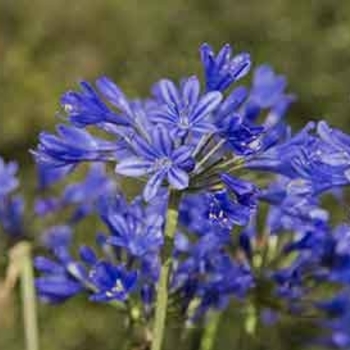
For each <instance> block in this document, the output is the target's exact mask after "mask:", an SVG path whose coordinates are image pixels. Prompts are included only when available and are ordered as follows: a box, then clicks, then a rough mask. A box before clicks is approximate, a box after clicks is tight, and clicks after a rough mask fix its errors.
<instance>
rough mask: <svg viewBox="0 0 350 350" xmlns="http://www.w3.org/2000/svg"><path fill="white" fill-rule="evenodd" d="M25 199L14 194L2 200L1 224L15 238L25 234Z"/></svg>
mask: <svg viewBox="0 0 350 350" xmlns="http://www.w3.org/2000/svg"><path fill="white" fill-rule="evenodd" d="M24 207H25V206H24V200H23V198H22V197H21V196H19V195H18V196H12V197H8V198H6V199H2V200H0V226H2V228H3V230H4V231H5V233H6V234H8V235H10V236H12V237H13V238H18V237H20V236H24V235H26V234H27V233H26V232H25V231H24V226H23V217H24Z"/></svg>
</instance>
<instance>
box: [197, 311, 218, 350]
mask: <svg viewBox="0 0 350 350" xmlns="http://www.w3.org/2000/svg"><path fill="white" fill-rule="evenodd" d="M220 319H221V312H217V311H216V312H212V313H210V314H209V322H208V323H207V324H206V326H205V329H204V333H203V336H202V340H201V347H200V350H212V349H213V347H214V344H215V339H216V335H217V331H218V328H219V323H220Z"/></svg>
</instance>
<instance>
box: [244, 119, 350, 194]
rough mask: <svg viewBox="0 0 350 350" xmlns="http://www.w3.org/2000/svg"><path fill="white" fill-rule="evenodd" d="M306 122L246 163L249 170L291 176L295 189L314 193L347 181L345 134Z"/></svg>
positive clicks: (349, 157) (349, 153)
mask: <svg viewBox="0 0 350 350" xmlns="http://www.w3.org/2000/svg"><path fill="white" fill-rule="evenodd" d="M315 128H316V125H315V123H309V124H307V125H306V127H305V128H304V129H303V130H302V131H300V132H299V133H297V134H296V135H295V136H293V137H292V138H291V139H289V140H287V141H286V142H284V143H282V144H278V145H276V146H275V147H272V148H270V149H269V150H267V151H266V152H263V153H262V154H261V155H259V156H258V157H256V158H255V159H252V160H250V161H249V162H248V164H247V167H248V168H250V169H256V170H263V171H269V172H274V173H279V174H282V175H284V176H286V177H289V178H291V179H292V180H295V181H294V184H296V185H297V187H299V191H313V192H314V193H315V194H316V193H320V192H324V191H327V190H329V189H331V188H335V187H340V186H345V185H348V184H349V183H350V178H349V173H350V147H349V140H348V137H347V136H346V135H344V134H342V133H341V132H339V131H338V130H335V129H331V128H329V127H328V126H327V124H326V123H325V122H320V123H318V124H317V130H316V131H317V134H313V133H311V132H312V131H315Z"/></svg>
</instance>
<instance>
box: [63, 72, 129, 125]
mask: <svg viewBox="0 0 350 350" xmlns="http://www.w3.org/2000/svg"><path fill="white" fill-rule="evenodd" d="M107 84H108V80H107V78H101V79H99V80H98V81H97V86H98V87H99V88H100V90H101V91H102V93H103V94H104V95H107V97H109V95H110V94H106V85H107ZM80 87H81V90H82V91H81V92H75V91H69V92H67V93H65V94H64V95H63V96H62V98H61V105H62V107H63V108H64V110H65V112H66V113H67V114H68V116H69V119H70V120H71V122H72V123H73V124H74V125H76V126H86V125H90V124H93V125H94V124H100V123H112V124H118V125H129V122H128V120H127V119H126V118H123V117H122V116H120V115H118V114H116V113H115V112H113V111H112V110H111V109H110V108H109V107H108V106H107V105H106V104H105V103H104V102H103V101H102V99H101V98H100V97H99V96H98V94H97V93H96V91H95V90H94V89H93V87H92V86H91V85H90V84H89V83H87V82H85V81H83V82H81V83H80ZM110 89H111V88H110Z"/></svg>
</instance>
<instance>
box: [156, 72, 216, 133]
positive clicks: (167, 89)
mask: <svg viewBox="0 0 350 350" xmlns="http://www.w3.org/2000/svg"><path fill="white" fill-rule="evenodd" d="M154 94H155V96H156V98H157V100H158V101H159V103H160V107H158V108H157V109H155V111H154V112H153V113H152V112H151V116H150V117H151V120H152V121H153V122H155V123H161V124H166V125H168V126H169V128H170V130H172V131H174V132H175V135H177V136H179V137H184V136H186V135H187V134H188V133H199V134H204V133H208V132H209V133H210V132H213V131H215V126H214V124H213V122H212V121H210V118H211V113H212V112H213V111H215V109H216V108H217V107H218V106H219V104H220V102H221V100H222V95H221V93H220V92H219V91H211V92H207V93H205V94H203V95H202V96H201V95H200V83H199V80H198V78H197V77H195V76H193V77H190V78H188V79H186V80H184V81H182V82H181V89H178V88H177V87H176V86H175V84H174V83H173V82H172V81H171V80H167V79H164V80H161V81H160V82H159V83H158V84H157V85H156V86H155V87H154ZM173 128H174V129H173Z"/></svg>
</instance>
